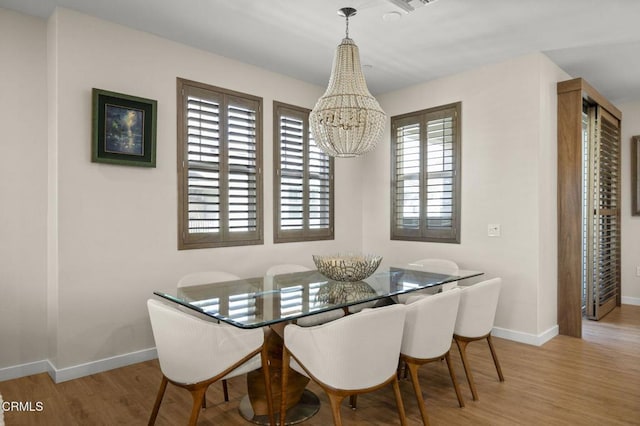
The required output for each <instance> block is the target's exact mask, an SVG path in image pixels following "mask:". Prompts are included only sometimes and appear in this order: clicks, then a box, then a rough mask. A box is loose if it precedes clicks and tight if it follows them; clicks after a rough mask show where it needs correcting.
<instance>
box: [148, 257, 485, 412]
mask: <svg viewBox="0 0 640 426" xmlns="http://www.w3.org/2000/svg"><path fill="white" fill-rule="evenodd" d="M482 274H483V273H482V272H479V271H470V270H459V271H458V272H457V273H456V274H453V275H451V274H447V273H439V272H435V271H430V270H426V269H424V268H423V267H420V266H418V265H410V264H406V265H399V266H389V267H380V268H379V269H378V270H377V271H376V272H375V273H373V274H372V275H371V276H369V277H368V278H366V279H364V280H362V281H357V282H339V281H333V280H330V279H328V278H327V277H325V276H324V275H322V274H321V273H320V272H318V271H315V270H312V271H304V272H295V273H289V274H282V275H276V276H273V277H268V276H263V277H255V278H246V279H240V280H234V281H227V282H218V283H212V284H203V285H196V286H189V287H180V288H176V287H174V288H171V289H167V290H163V291H154V294H155V295H157V296H159V297H161V298H163V299H166V300H168V301H170V302H173V303H175V304H178V305H181V306H183V307H185V308H187V309H188V310H192V311H194V312H196V313H197V315H200V316H202V315H204V316H207V317H210V318H211V319H212V320H215V321H219V322H222V323H227V324H230V325H232V326H235V327H240V328H258V327H265V333H266V334H265V339H266V342H267V345H268V348H269V358H270V366H271V367H270V370H271V374H272V388H273V389H272V392H273V395H274V402H277V401H279V399H280V382H279V380H280V379H279V377H280V371H281V360H282V345H283V341H282V335H283V332H282V331H283V329H284V326H285V325H286V324H288V323H295V322H296V321H298V320H300V319H301V318H304V317H313V316H317V317H316V318H322V315H319V314H323V313H326V312H331V311H333V312H336V313H337V312H340V311H342V312H343V313H344V314H349V313H351V312H355V311H357V310H358V309H356V308H357V307H359V308H360V309H361V308H364V307H378V306H384V305H388V304H393V303H398V297H402V296H401V295H410V294H411V293H414V292H419V291H422V292H424V291H429V290H426V289H431V290H430V292H436V291H438V290H437V288H438V287H440V286H442V285H443V284H446V283H451V282H457V283H458V285H460V286H464V285H465V283H468V282H470V281H472V280H469V279H470V278H473V277H477V276H480V275H482ZM356 305H357V306H356ZM323 315H325V316H326V315H327V314H323ZM329 315H330V314H329ZM309 319H313V318H309ZM289 377H290V379H289V380H290V381H289V383H290V386H289V387H288V390H287V406H288V407H291V409H289V410H288V412H287V419H286V422H285V423H286V424H295V423H298V422H300V421H303V420H305V419H307V418H309V417H311V416H313V415H314V414H315V413H316V412H317V410H318V408H319V400H318V398H317V396H316V395H314V394H313V393H312V392H310V391H308V390H306V384H307V383H308V378H306V377H304V376H301V375H298V373H296V372H295V371H294V370H290V376H289ZM261 383H262V379H261V373H260V372H258V371H256V372H252V373H249V374H248V375H247V388H248V395H247V397H245V398H243V400H242V401H241V403H240V414H241V415H242V416H243V417H244V418H245V419H247V420H249V421H251V422H253V423H257V424H268V416H267V407H266V402H265V401H266V398H265V395H264V388H263V387H264V385H262V384H261ZM292 387H293V388H295V389H292ZM278 406H279V405H277V404H276V407H278Z"/></svg>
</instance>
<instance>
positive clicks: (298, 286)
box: [154, 265, 482, 328]
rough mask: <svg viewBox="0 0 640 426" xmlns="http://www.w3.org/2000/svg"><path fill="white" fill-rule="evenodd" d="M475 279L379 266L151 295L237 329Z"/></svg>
mask: <svg viewBox="0 0 640 426" xmlns="http://www.w3.org/2000/svg"><path fill="white" fill-rule="evenodd" d="M479 275H482V272H478V271H466V270H460V271H458V273H457V274H455V275H448V274H441V273H437V272H430V271H427V270H424V269H421V268H419V267H418V268H414V267H411V266H409V265H403V266H402V267H395V266H392V267H386V268H385V267H380V268H379V269H378V270H377V271H376V272H375V273H374V274H373V275H371V276H370V277H369V278H366V279H365V280H363V281H356V282H339V281H332V280H330V279H328V278H327V277H325V276H324V275H322V274H320V272H318V271H305V272H295V273H290V274H282V275H276V276H274V277H266V276H265V277H256V278H247V279H240V280H234V281H226V282H220V283H213V284H203V285H196V286H189V287H181V288H173V289H170V290H166V291H154V294H156V295H158V296H160V297H162V298H164V299H167V300H170V301H172V302H174V303H177V304H179V305H182V306H185V307H187V308H189V309H192V310H194V311H197V312H200V313H202V314H205V315H207V316H210V317H212V318H215V319H217V320H219V321H223V322H226V323H229V324H232V325H234V326H236V327H241V328H257V327H263V326H265V325H270V324H275V323H278V322H283V321H293V320H295V319H298V318H302V317H306V316H309V315H315V314H318V313H321V312H327V311H331V310H334V309H345V308H347V307H349V306H352V305H357V304H359V303H364V302H370V303H369V304H368V305H367V306H369V305H371V306H383V305H387V304H391V303H396V302H397V300H396V299H395V297H394V296H397V295H399V294H404V293H410V292H413V291H417V290H420V289H425V288H430V287H435V286H439V285H442V284H446V283H449V282H453V281H461V280H465V279H468V278H472V277H476V276H479ZM459 284H460V285H463V284H464V283H459Z"/></svg>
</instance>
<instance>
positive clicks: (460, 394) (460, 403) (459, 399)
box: [444, 352, 464, 407]
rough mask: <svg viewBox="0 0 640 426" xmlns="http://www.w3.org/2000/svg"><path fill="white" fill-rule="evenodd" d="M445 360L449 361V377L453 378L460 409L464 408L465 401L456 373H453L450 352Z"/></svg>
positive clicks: (445, 356)
mask: <svg viewBox="0 0 640 426" xmlns="http://www.w3.org/2000/svg"><path fill="white" fill-rule="evenodd" d="M444 359H445V360H446V361H447V367H448V368H449V375H450V376H451V382H453V388H454V389H455V391H456V396H457V397H458V404H459V405H460V407H464V400H463V399H462V393H461V392H460V386H458V379H457V378H456V373H455V372H454V371H453V365H451V356H450V355H449V352H447V353H446V354H445V355H444Z"/></svg>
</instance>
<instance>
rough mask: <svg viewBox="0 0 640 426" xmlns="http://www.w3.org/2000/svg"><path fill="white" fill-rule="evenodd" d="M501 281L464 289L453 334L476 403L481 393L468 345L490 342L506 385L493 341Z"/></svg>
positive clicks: (500, 376)
mask: <svg viewBox="0 0 640 426" xmlns="http://www.w3.org/2000/svg"><path fill="white" fill-rule="evenodd" d="M501 285H502V279H501V278H493V279H490V280H486V281H483V282H480V283H478V284H474V285H472V286H468V287H464V288H462V290H461V292H460V306H459V307H458V315H457V318H456V326H455V328H454V331H453V339H454V340H455V342H456V344H457V345H458V349H459V350H460V357H461V358H462V365H463V366H464V372H465V374H466V375H467V382H469V387H470V388H471V395H472V396H473V399H474V400H477V399H478V392H477V390H476V385H475V382H474V380H473V375H472V374H471V366H470V365H469V359H468V358H467V345H468V344H469V343H471V342H473V341H476V340H484V339H486V340H487V343H488V344H489V350H490V351H491V357H492V358H493V363H494V365H495V367H496V371H497V372H498V378H499V379H500V381H501V382H504V376H503V375H502V369H501V368H500V362H499V361H498V355H497V354H496V350H495V348H494V347H493V342H492V340H491V329H492V328H493V322H494V320H495V315H496V309H497V307H498V298H499V297H500V287H501Z"/></svg>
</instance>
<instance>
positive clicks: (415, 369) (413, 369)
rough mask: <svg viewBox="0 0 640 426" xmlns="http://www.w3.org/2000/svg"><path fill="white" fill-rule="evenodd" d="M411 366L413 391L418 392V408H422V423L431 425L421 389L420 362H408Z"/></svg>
mask: <svg viewBox="0 0 640 426" xmlns="http://www.w3.org/2000/svg"><path fill="white" fill-rule="evenodd" d="M406 365H407V367H409V374H411V383H413V392H414V393H415V394H416V400H417V401H418V408H419V409H420V415H421V416H422V423H423V424H424V425H425V426H429V416H427V407H426V406H425V405H424V397H423V396H422V389H420V382H419V380H418V367H419V365H418V364H413V363H411V362H407V363H406Z"/></svg>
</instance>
